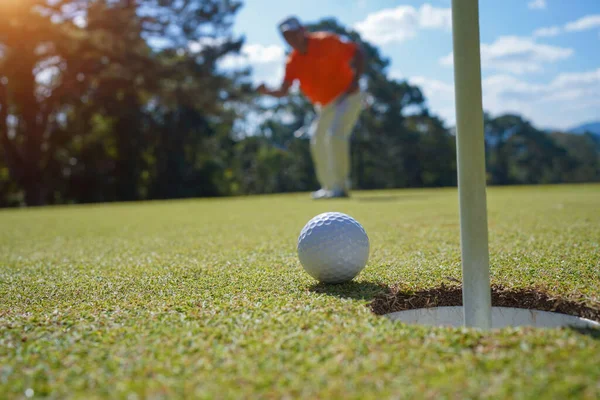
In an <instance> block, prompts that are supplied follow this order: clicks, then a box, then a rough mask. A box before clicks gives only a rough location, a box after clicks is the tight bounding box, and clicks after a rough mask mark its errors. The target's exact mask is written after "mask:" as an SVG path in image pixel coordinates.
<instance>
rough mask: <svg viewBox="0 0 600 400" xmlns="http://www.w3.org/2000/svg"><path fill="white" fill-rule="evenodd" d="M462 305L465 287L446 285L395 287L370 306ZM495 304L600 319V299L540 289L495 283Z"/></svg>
mask: <svg viewBox="0 0 600 400" xmlns="http://www.w3.org/2000/svg"><path fill="white" fill-rule="evenodd" d="M448 306H462V287H461V286H458V285H444V284H442V285H441V286H440V287H437V288H431V289H427V290H420V291H417V292H413V291H406V290H402V288H400V287H392V288H390V290H389V291H387V292H386V293H383V294H379V295H377V296H376V297H375V298H374V299H373V301H372V302H371V303H369V307H370V308H371V310H372V311H373V312H374V313H375V314H377V315H384V314H389V313H392V312H396V311H404V310H413V309H416V308H432V307H448ZM492 306H494V307H514V308H525V309H533V310H541V311H551V312H558V313H562V314H568V315H574V316H577V317H582V318H587V319H590V320H593V321H598V322H600V302H592V303H591V304H590V301H589V300H588V301H586V302H584V301H583V299H574V300H571V299H563V298H560V297H558V296H551V295H549V294H547V293H544V292H542V291H539V290H537V289H509V288H505V287H503V286H500V285H492Z"/></svg>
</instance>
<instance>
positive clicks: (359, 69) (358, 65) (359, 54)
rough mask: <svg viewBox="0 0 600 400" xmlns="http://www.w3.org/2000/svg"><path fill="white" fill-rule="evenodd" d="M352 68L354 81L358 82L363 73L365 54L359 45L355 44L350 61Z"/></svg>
mask: <svg viewBox="0 0 600 400" xmlns="http://www.w3.org/2000/svg"><path fill="white" fill-rule="evenodd" d="M351 65H352V68H354V79H355V80H359V79H360V77H361V76H362V74H363V73H364V72H365V52H364V50H363V48H362V46H361V45H360V44H358V43H357V44H356V51H355V52H354V57H353V58H352V61H351Z"/></svg>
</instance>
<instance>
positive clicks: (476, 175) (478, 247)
mask: <svg viewBox="0 0 600 400" xmlns="http://www.w3.org/2000/svg"><path fill="white" fill-rule="evenodd" d="M452 36H453V45H454V85H455V98H456V129H457V134H456V145H457V158H458V191H459V199H460V237H461V249H462V271H463V309H464V324H465V326H469V327H476V328H481V329H490V328H491V325H492V317H491V289H490V265H489V250H488V230H487V209H486V192H485V187H486V173H485V148H484V135H483V107H482V96H481V59H480V54H479V47H480V43H479V5H478V0H452Z"/></svg>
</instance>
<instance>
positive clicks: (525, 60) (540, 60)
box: [440, 36, 573, 74]
mask: <svg viewBox="0 0 600 400" xmlns="http://www.w3.org/2000/svg"><path fill="white" fill-rule="evenodd" d="M572 54H573V49H569V48H564V47H558V46H551V45H547V44H540V43H536V42H535V41H534V40H533V39H531V38H526V37H519V36H501V37H499V38H498V39H496V41H495V42H494V43H492V44H485V43H483V44H482V45H481V65H482V68H486V69H493V70H498V71H506V72H511V73H513V74H524V73H529V72H539V71H542V70H543V65H544V64H546V63H554V62H557V61H560V60H564V59H566V58H569V57H570V56H571V55H572ZM440 63H441V64H442V65H445V66H451V65H452V64H453V54H452V53H450V54H449V55H447V56H445V57H442V58H441V59H440Z"/></svg>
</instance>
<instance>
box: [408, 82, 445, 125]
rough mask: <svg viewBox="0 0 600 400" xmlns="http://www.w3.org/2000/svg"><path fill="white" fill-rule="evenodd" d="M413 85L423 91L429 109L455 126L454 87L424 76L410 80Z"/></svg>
mask: <svg viewBox="0 0 600 400" xmlns="http://www.w3.org/2000/svg"><path fill="white" fill-rule="evenodd" d="M409 82H410V83H411V84H412V85H417V86H418V87H419V88H421V90H422V91H423V94H424V95H425V98H426V100H427V103H428V106H429V108H430V109H431V110H432V111H433V112H435V113H436V114H437V115H439V116H440V117H442V118H443V119H444V120H445V121H446V122H447V123H449V124H451V125H453V124H454V121H455V118H456V117H455V112H454V85H453V84H452V83H446V82H442V81H439V80H436V79H429V78H426V77H424V76H414V77H412V78H410V79H409Z"/></svg>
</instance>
